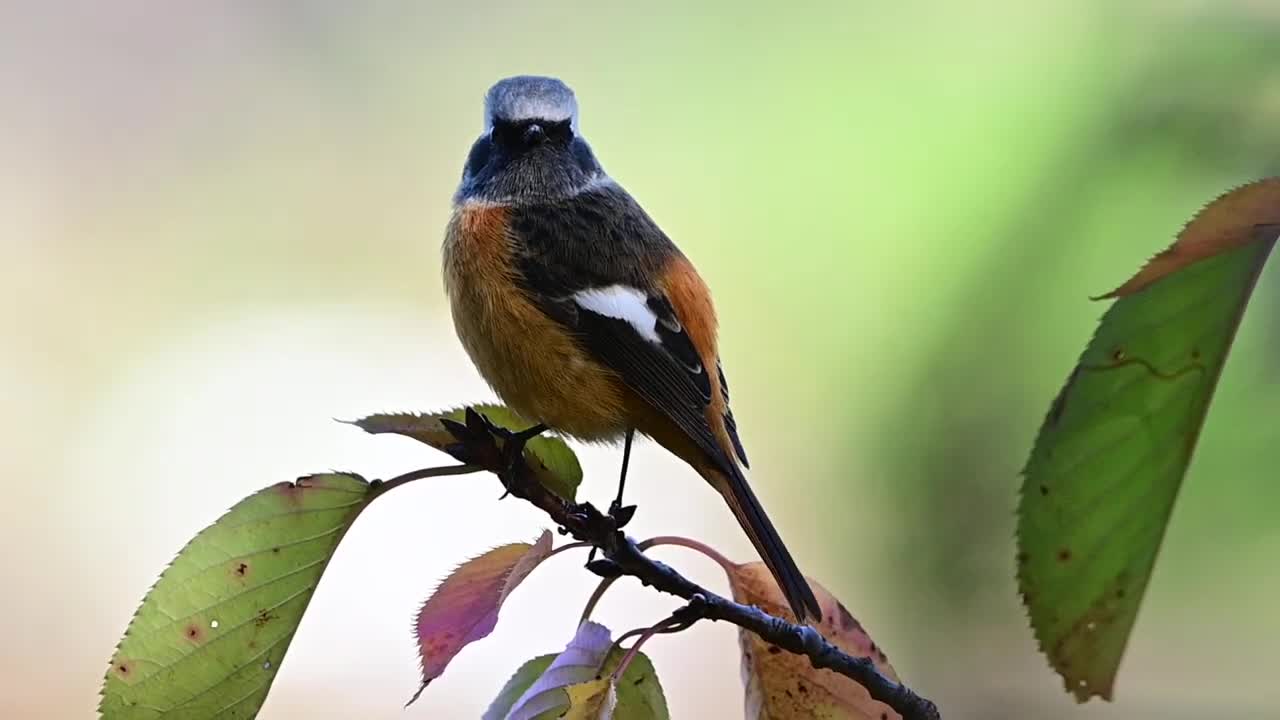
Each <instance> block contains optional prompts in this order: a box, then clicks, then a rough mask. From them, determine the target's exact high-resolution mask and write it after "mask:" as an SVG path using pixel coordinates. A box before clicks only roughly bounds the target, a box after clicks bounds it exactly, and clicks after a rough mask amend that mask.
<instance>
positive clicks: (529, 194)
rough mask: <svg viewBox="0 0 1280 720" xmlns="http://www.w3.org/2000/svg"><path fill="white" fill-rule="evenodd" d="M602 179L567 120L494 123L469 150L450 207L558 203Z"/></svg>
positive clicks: (587, 151) (597, 168)
mask: <svg viewBox="0 0 1280 720" xmlns="http://www.w3.org/2000/svg"><path fill="white" fill-rule="evenodd" d="M603 176H604V171H603V170H602V169H601V167H600V163H598V162H597V161H596V158H595V155H594V154H593V153H592V152H591V147H590V146H589V145H587V141H586V140H584V139H582V137H580V136H578V135H576V134H575V133H574V132H573V129H572V127H571V126H570V123H569V121H568V120H565V121H561V122H550V121H546V120H521V121H509V120H498V119H495V120H494V122H493V126H492V128H491V130H490V131H489V132H487V133H485V134H484V135H481V136H480V138H479V139H477V140H476V141H475V144H473V145H472V146H471V153H470V154H469V155H468V156H467V164H466V166H465V167H464V169H463V171H462V183H461V185H459V186H458V192H457V194H455V195H454V202H455V203H461V202H464V201H466V200H488V201H491V202H501V203H510V204H516V205H518V204H526V203H533V202H545V201H548V200H557V199H563V198H566V197H572V196H574V195H577V194H578V193H580V192H581V191H582V190H583V188H585V187H587V186H588V185H590V184H592V183H593V182H598V181H599V180H600V178H601V177H603Z"/></svg>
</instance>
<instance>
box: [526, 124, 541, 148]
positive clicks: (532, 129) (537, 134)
mask: <svg viewBox="0 0 1280 720" xmlns="http://www.w3.org/2000/svg"><path fill="white" fill-rule="evenodd" d="M546 139H547V131H546V130H543V129H542V126H541V125H539V124H538V123H533V124H531V125H529V126H528V127H526V128H525V129H524V144H525V147H533V146H535V145H541V144H542V143H543V142H545V141H546Z"/></svg>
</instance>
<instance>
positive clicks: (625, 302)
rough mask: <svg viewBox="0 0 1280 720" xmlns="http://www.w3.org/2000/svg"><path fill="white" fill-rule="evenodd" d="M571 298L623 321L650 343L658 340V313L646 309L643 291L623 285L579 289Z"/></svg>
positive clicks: (587, 307) (602, 313) (599, 312)
mask: <svg viewBox="0 0 1280 720" xmlns="http://www.w3.org/2000/svg"><path fill="white" fill-rule="evenodd" d="M573 301H574V302H576V303H578V305H580V306H582V307H583V308H585V309H587V310H590V311H591V312H593V313H596V314H597V315H604V316H605V317H611V318H613V319H615V320H625V321H626V322H627V324H629V325H631V327H633V328H635V330H636V332H638V333H640V337H642V338H644V339H645V340H648V341H649V342H651V343H658V344H661V343H662V339H661V338H659V337H658V316H657V314H655V313H654V312H653V310H650V309H649V304H648V302H647V298H646V297H645V294H644V293H643V292H641V291H640V290H637V289H636V288H633V287H629V286H627V285H610V286H608V287H602V288H589V289H587V290H579V291H578V292H576V293H574V294H573Z"/></svg>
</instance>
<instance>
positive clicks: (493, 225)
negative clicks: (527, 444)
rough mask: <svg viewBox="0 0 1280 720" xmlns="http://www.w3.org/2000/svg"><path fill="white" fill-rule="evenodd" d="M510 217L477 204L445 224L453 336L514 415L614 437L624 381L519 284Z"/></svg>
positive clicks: (620, 423) (588, 435)
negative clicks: (551, 316) (588, 352)
mask: <svg viewBox="0 0 1280 720" xmlns="http://www.w3.org/2000/svg"><path fill="white" fill-rule="evenodd" d="M509 216H510V210H509V208H507V207H505V206H502V205H492V204H479V203H477V204H469V205H464V206H463V207H461V208H459V209H458V210H457V212H455V213H454V216H453V218H452V220H451V221H450V222H449V228H448V232H447V233H446V235H445V241H444V279H445V286H446V288H447V289H448V292H449V301H450V305H451V307H452V310H453V322H454V326H455V328H456V329H457V331H458V338H459V339H460V340H461V341H462V345H463V347H464V348H466V351H467V354H468V355H470V356H471V361H472V362H473V363H475V365H476V369H478V370H479V371H480V374H481V375H483V376H484V379H485V380H486V381H487V382H488V383H489V385H490V386H492V387H493V389H494V391H495V392H497V393H498V396H499V397H501V398H502V400H503V402H505V403H506V404H507V405H509V406H510V407H511V408H512V409H514V410H515V411H516V412H518V413H520V414H521V415H523V416H525V417H526V418H528V419H529V420H532V421H535V422H542V423H546V424H547V425H548V426H550V427H551V428H553V429H555V430H558V431H560V432H564V433H567V434H569V435H574V436H577V437H580V438H583V439H587V440H605V439H612V438H616V437H617V436H619V435H621V434H622V433H623V432H624V431H625V430H626V427H627V425H628V423H627V419H626V417H625V411H624V408H623V394H624V389H623V387H622V384H621V382H620V381H619V379H618V377H617V375H616V374H615V373H613V372H612V371H610V370H609V369H608V368H605V367H603V366H602V365H600V364H599V363H597V362H596V361H595V360H593V359H592V358H591V356H590V355H588V354H587V352H586V351H585V350H584V349H583V348H582V346H581V344H580V343H579V342H578V341H577V340H576V339H575V338H574V337H572V336H571V335H570V334H569V333H568V332H566V331H565V330H564V328H563V327H561V326H560V324H559V323H557V322H556V321H554V320H552V319H551V318H549V317H547V315H546V314H545V313H544V312H542V310H541V309H539V308H538V307H537V306H535V305H534V304H533V303H532V302H530V300H529V299H528V298H527V297H526V295H525V293H524V291H523V290H521V289H520V288H519V287H518V286H517V284H516V282H515V279H516V270H515V268H514V265H513V263H512V239H511V235H510V232H509V228H508V219H509Z"/></svg>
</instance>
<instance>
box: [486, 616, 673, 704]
mask: <svg viewBox="0 0 1280 720" xmlns="http://www.w3.org/2000/svg"><path fill="white" fill-rule="evenodd" d="M612 646H613V643H612V641H611V640H610V639H609V631H608V629H607V628H605V627H604V626H602V625H598V624H596V623H591V622H587V623H583V624H582V625H581V626H580V627H579V630H578V633H577V635H576V636H575V637H574V639H573V640H572V641H571V642H570V643H569V646H568V647H567V648H566V649H565V650H564V652H561V653H559V654H548V655H540V656H538V657H536V658H534V659H532V660H530V661H528V662H526V663H525V664H523V665H521V666H520V669H519V670H516V672H515V674H514V675H512V676H511V679H510V680H507V683H506V685H504V686H503V688H502V690H501V692H499V693H498V697H496V698H495V699H494V701H493V702H492V703H491V704H490V705H489V709H488V710H486V711H485V713H484V717H483V720H545V719H547V718H559V717H562V716H563V715H564V713H565V712H566V711H568V710H569V708H570V705H571V702H572V699H571V698H572V697H573V695H572V694H571V692H570V688H575V687H577V688H578V689H581V688H582V686H585V685H586V684H587V683H591V682H593V681H596V680H597V679H599V678H600V677H603V676H606V675H608V674H609V673H611V672H612V671H613V670H614V669H616V668H617V666H618V662H619V661H621V659H622V657H623V655H624V654H625V652H624V651H622V650H620V649H614V650H613V652H612V654H610V655H609V657H608V660H604V653H607V652H609V649H610V648H611V647H612ZM553 663H555V669H554V670H553V669H552V665H553ZM615 685H616V693H617V699H616V703H615V704H614V707H613V710H612V713H613V715H612V717H613V718H614V719H615V720H670V717H671V716H670V714H669V713H668V711H667V700H666V696H665V695H664V694H663V691H662V684H661V683H660V682H658V674H657V673H656V672H655V671H654V669H653V663H652V662H651V661H650V660H649V658H648V657H647V656H645V654H644V653H636V655H635V657H633V658H632V659H631V662H630V663H629V664H628V665H627V668H626V670H624V671H623V673H622V677H621V678H619V679H618V682H617V683H615ZM535 686H536V687H535ZM573 692H575V693H576V692H577V691H576V690H575V691H573Z"/></svg>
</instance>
